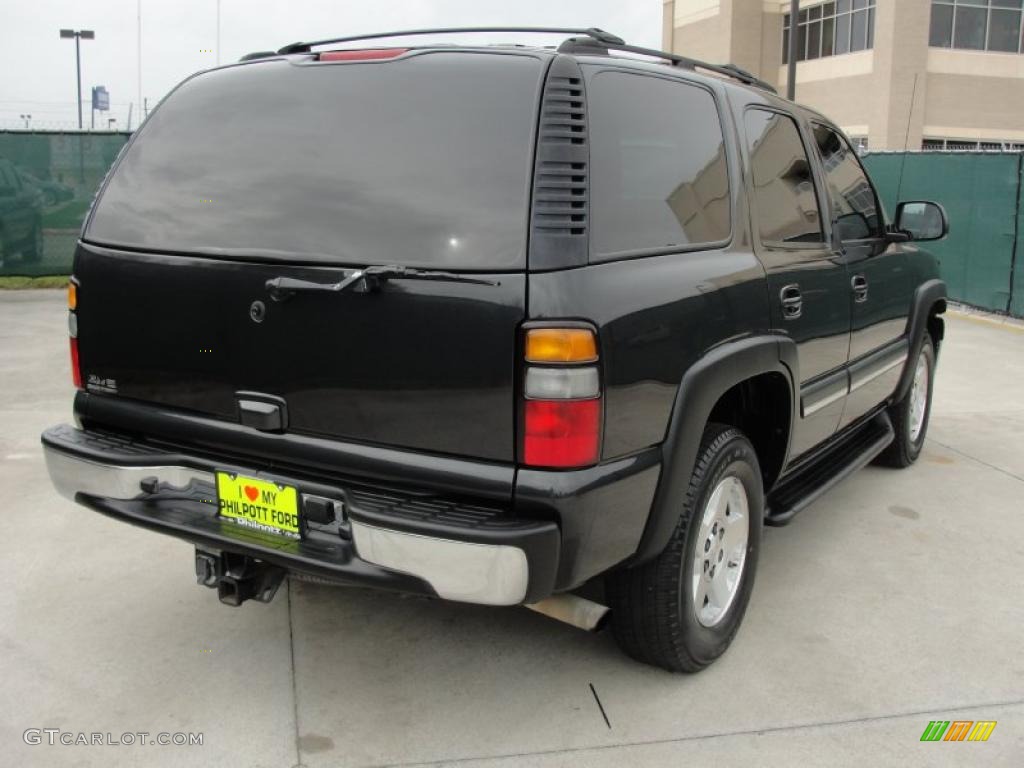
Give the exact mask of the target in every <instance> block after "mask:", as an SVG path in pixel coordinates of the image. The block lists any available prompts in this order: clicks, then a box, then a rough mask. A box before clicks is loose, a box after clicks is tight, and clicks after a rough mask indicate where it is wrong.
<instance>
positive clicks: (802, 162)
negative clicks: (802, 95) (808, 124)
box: [744, 109, 824, 245]
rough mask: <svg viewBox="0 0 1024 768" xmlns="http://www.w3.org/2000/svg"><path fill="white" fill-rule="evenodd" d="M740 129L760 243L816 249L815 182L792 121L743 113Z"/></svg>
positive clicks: (785, 117)
mask: <svg viewBox="0 0 1024 768" xmlns="http://www.w3.org/2000/svg"><path fill="white" fill-rule="evenodd" d="M744 125H745V128H746V134H747V152H748V154H749V155H750V169H751V175H752V176H753V182H754V208H755V218H756V219H757V229H758V232H759V233H760V236H761V242H762V243H764V244H765V245H800V244H811V243H813V244H816V245H820V244H821V243H822V242H823V241H824V237H823V235H822V231H821V215H820V212H819V210H818V200H817V196H816V194H815V190H814V178H813V175H812V172H811V163H810V161H809V159H808V157H807V151H806V150H805V148H804V144H803V141H801V140H800V132H799V130H798V129H797V127H796V122H795V121H794V120H793V118H792V117H790V116H789V115H784V114H781V113H779V112H769V111H768V110H764V109H748V110H747V111H746V113H745V115H744Z"/></svg>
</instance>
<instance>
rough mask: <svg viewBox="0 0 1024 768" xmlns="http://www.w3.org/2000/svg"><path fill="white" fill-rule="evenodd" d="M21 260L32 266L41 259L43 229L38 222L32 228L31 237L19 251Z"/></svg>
mask: <svg viewBox="0 0 1024 768" xmlns="http://www.w3.org/2000/svg"><path fill="white" fill-rule="evenodd" d="M21 258H22V261H27V262H29V263H32V264H35V263H36V262H38V261H40V260H41V259H42V258H43V229H42V227H41V226H40V225H39V222H38V221H37V222H36V223H35V224H34V225H33V226H32V235H31V237H29V239H28V240H27V241H26V243H25V247H24V248H22V250H21Z"/></svg>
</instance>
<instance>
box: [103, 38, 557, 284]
mask: <svg viewBox="0 0 1024 768" xmlns="http://www.w3.org/2000/svg"><path fill="white" fill-rule="evenodd" d="M541 77H542V66H541V61H540V60H539V59H537V58H534V57H530V56H524V55H510V54H508V55H500V54H483V53H469V54H467V53H426V54H420V55H414V56H411V57H408V58H404V59H398V60H393V61H387V62H373V63H357V64H352V63H349V64H296V63H289V62H284V61H269V62H261V63H255V64H247V65H244V66H237V67H230V68H226V69H220V70H214V71H211V72H208V73H205V74H202V75H199V76H197V77H195V78H193V79H191V80H188V81H186V82H185V83H184V84H183V85H181V86H180V87H179V88H178V89H177V90H175V91H174V92H173V93H172V94H171V95H170V96H169V97H168V98H167V99H166V101H165V102H164V103H162V104H161V105H160V107H159V108H158V109H157V110H156V111H155V112H154V113H153V114H152V115H151V116H150V118H149V120H148V121H147V122H146V124H145V125H144V126H143V127H142V129H141V132H140V135H139V136H138V137H137V140H135V141H134V142H132V144H131V145H130V146H129V148H128V150H127V151H126V153H125V155H124V157H123V158H122V159H121V161H120V162H119V163H118V165H117V167H116V169H115V171H114V173H113V175H112V177H111V179H110V180H109V182H108V184H107V186H106V188H105V189H104V190H103V192H102V194H101V196H100V198H99V200H98V201H97V204H96V207H95V212H94V213H93V216H92V219H91V221H90V223H89V226H88V229H87V231H86V234H85V239H86V240H89V241H91V242H96V243H100V244H107V245H113V246H127V247H131V248H139V249H146V250H158V251H166V252H177V253H206V254H213V255H229V256H257V257H260V256H262V257H267V258H283V259H295V260H300V261H311V262H320V261H329V262H335V263H342V264H399V265H405V266H414V267H444V268H464V269H471V270H472V269H477V270H481V269H487V270H501V269H517V268H523V267H524V266H525V261H526V257H525V248H526V229H527V207H528V204H529V181H530V171H531V168H532V157H533V153H532V143H533V133H534V129H535V126H536V109H537V103H538V100H539V91H540V81H541Z"/></svg>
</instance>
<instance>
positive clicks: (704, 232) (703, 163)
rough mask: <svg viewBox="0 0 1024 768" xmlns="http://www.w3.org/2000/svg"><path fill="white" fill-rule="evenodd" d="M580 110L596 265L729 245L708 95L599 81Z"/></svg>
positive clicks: (635, 78) (723, 174) (678, 87)
mask: <svg viewBox="0 0 1024 768" xmlns="http://www.w3.org/2000/svg"><path fill="white" fill-rule="evenodd" d="M588 100H589V102H590V135H591V152H590V164H591V171H592V188H591V197H592V201H593V202H592V205H593V216H592V220H593V240H592V247H593V250H594V254H593V256H594V258H595V259H596V260H602V259H609V258H614V257H615V256H616V255H621V254H628V253H637V252H643V251H658V250H668V249H688V248H699V247H710V246H711V245H713V244H720V243H722V242H723V241H725V240H727V239H728V238H729V234H730V229H731V222H730V200H729V172H728V166H727V163H726V156H725V139H724V138H723V134H722V125H721V123H720V122H719V118H718V109H717V108H716V106H715V100H714V98H713V97H712V95H711V93H710V92H709V91H707V90H705V89H704V88H702V87H700V86H698V85H691V84H689V83H683V82H680V81H678V80H672V79H668V78H662V77H655V76H650V75H641V74H632V73H624V72H613V71H599V72H597V73H596V74H594V75H593V76H592V78H591V80H590V82H589V83H588Z"/></svg>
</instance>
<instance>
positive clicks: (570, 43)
mask: <svg viewBox="0 0 1024 768" xmlns="http://www.w3.org/2000/svg"><path fill="white" fill-rule="evenodd" d="M462 32H527V33H531V34H552V35H582V36H583V38H582V39H581V38H571V39H570V40H566V41H565V42H564V43H563V44H562V48H561V49H560V50H566V51H568V50H570V49H571V48H575V49H576V50H577V51H578V52H579V53H607V52H608V51H622V52H623V53H635V54H638V55H640V56H651V57H654V58H658V59H664V60H665V61H669V62H671V63H672V64H673V66H677V67H685V68H686V69H694V70H696V69H703V70H705V71H707V72H714V73H716V74H719V75H723V76H725V77H728V78H731V79H733V80H739V81H740V82H741V83H745V84H747V85H752V86H754V87H756V88H761V89H762V90H765V91H770V92H772V93H776V91H775V89H774V88H773V87H772V86H771V85H769V84H768V83H766V82H765V81H764V80H761V79H759V78H757V77H755V76H754V75H752V74H751V73H750V72H747V71H746V70H744V69H740V68H739V67H737V66H736V65H735V64H711V63H709V62H706V61H701V60H700V59H691V58H689V57H688V56H679V55H677V54H675V53H668V52H666V51H659V50H655V49H654V48H642V47H641V46H638V45H628V44H627V43H626V41H625V40H623V39H622V38H621V37H619V36H618V35H613V34H612V33H611V32H605V31H604V30H603V29H598V28H597V27H588V28H586V29H583V28H575V27H438V28H436V29H404V30H398V31H396V32H374V33H371V34H366V35H350V36H348V37H332V38H329V39H326V40H313V41H311V42H298V43H291V44H290V45H286V46H284V47H283V48H281V49H280V50H279V51H278V53H279V54H289V53H309V52H310V50H312V49H313V48H314V47H316V46H320V45H331V44H334V43H352V42H355V41H357V40H379V39H381V38H384V37H412V36H419V35H453V34H459V33H462ZM588 48H589V50H588Z"/></svg>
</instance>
